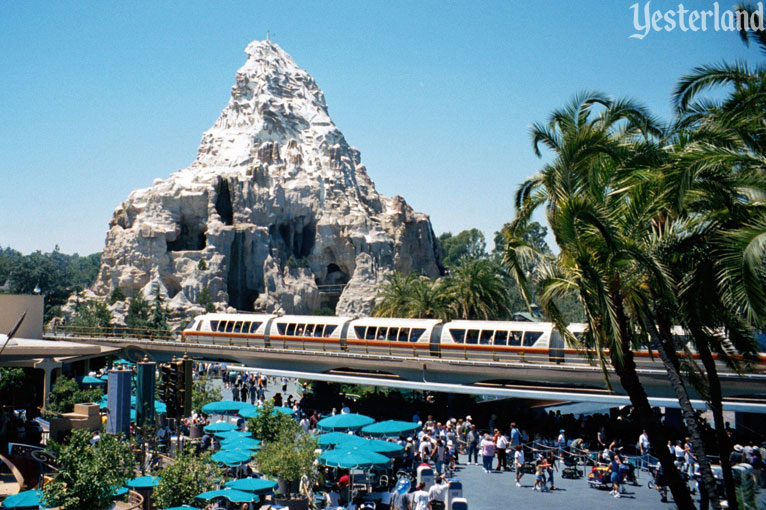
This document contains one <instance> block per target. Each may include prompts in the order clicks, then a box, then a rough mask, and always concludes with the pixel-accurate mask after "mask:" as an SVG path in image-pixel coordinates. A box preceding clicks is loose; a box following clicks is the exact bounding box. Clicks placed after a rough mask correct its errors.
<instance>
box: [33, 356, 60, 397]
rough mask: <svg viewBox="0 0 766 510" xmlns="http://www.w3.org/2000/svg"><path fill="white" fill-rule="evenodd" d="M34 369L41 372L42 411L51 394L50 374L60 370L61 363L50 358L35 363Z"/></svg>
mask: <svg viewBox="0 0 766 510" xmlns="http://www.w3.org/2000/svg"><path fill="white" fill-rule="evenodd" d="M35 368H39V369H40V370H42V371H43V374H44V375H43V409H47V408H48V400H49V399H50V394H51V379H52V377H51V374H52V373H53V370H55V369H57V368H61V363H60V362H58V361H53V360H52V359H50V358H44V359H42V360H40V361H38V362H37V363H35Z"/></svg>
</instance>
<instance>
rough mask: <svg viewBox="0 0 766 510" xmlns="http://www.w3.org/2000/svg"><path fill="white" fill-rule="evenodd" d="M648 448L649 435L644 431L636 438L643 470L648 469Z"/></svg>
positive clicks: (649, 444)
mask: <svg viewBox="0 0 766 510" xmlns="http://www.w3.org/2000/svg"><path fill="white" fill-rule="evenodd" d="M650 446H651V443H649V434H647V433H646V430H643V431H642V432H641V435H640V436H638V450H639V451H640V452H641V467H642V468H643V469H649V447H650Z"/></svg>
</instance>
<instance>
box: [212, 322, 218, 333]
mask: <svg viewBox="0 0 766 510" xmlns="http://www.w3.org/2000/svg"><path fill="white" fill-rule="evenodd" d="M210 331H218V321H210Z"/></svg>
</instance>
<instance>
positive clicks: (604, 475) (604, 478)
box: [588, 466, 612, 489]
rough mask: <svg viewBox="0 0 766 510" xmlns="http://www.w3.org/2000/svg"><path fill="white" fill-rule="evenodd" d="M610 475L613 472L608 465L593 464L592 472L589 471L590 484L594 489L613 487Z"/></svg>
mask: <svg viewBox="0 0 766 510" xmlns="http://www.w3.org/2000/svg"><path fill="white" fill-rule="evenodd" d="M610 477H611V472H610V471H609V467H608V466H593V469H592V470H591V472H590V473H588V485H590V486H591V487H592V488H594V489H611V488H612V482H611V481H610Z"/></svg>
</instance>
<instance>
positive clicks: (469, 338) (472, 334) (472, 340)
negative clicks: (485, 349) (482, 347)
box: [465, 329, 479, 345]
mask: <svg viewBox="0 0 766 510" xmlns="http://www.w3.org/2000/svg"><path fill="white" fill-rule="evenodd" d="M465 343H467V344H473V345H475V344H477V343H479V330H478V329H469V330H468V333H466V335H465Z"/></svg>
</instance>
